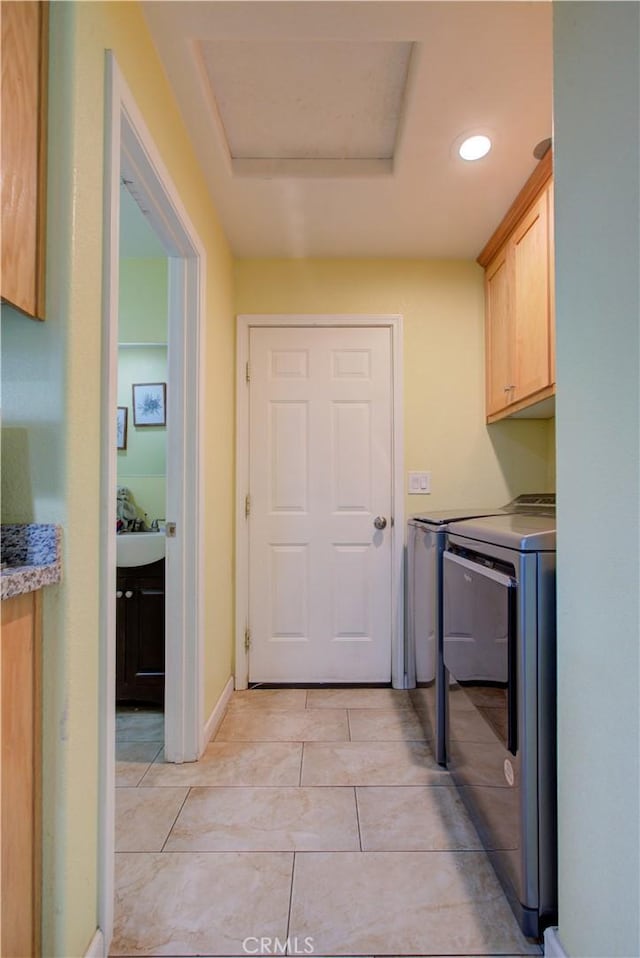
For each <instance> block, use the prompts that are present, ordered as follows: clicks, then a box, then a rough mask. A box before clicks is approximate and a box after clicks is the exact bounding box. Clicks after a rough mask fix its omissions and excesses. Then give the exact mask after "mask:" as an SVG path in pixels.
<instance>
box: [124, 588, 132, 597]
mask: <svg viewBox="0 0 640 958" xmlns="http://www.w3.org/2000/svg"><path fill="white" fill-rule="evenodd" d="M132 595H133V592H131V591H129V589H127V591H126V592H125V594H124V597H125V599H130V598H131V596H132Z"/></svg>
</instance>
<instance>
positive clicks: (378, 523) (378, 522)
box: [373, 516, 387, 529]
mask: <svg viewBox="0 0 640 958" xmlns="http://www.w3.org/2000/svg"><path fill="white" fill-rule="evenodd" d="M373 524H374V526H375V527H376V529H386V528H387V520H386V519H385V517H384V516H376V517H375V519H374V520H373Z"/></svg>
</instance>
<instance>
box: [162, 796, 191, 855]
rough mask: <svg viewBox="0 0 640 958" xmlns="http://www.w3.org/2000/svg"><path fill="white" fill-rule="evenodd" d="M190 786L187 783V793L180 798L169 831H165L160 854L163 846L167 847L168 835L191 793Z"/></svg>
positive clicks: (163, 848) (169, 835)
mask: <svg viewBox="0 0 640 958" xmlns="http://www.w3.org/2000/svg"><path fill="white" fill-rule="evenodd" d="M192 788H193V786H192V785H188V786H187V794H186V795H185V797H184V798H183V799H182V802H181V804H180V808H179V809H178V811H177V814H176V817H175V818H174V820H173V822H172V824H171V828H170V829H169V831H168V832H167V837H166V838H165V840H164V841H163V843H162V848H161V849H160V854H162V853H163V852H164V850H165V848H166V847H167V842H168V841H169V839H170V837H171V832H172V831H173V829H174V828H175V825H176V822H177V821H178V819H179V818H180V813H181V812H182V809H183V808H184V806H185V804H186V801H187V799H188V798H189V795H190V794H191V789H192Z"/></svg>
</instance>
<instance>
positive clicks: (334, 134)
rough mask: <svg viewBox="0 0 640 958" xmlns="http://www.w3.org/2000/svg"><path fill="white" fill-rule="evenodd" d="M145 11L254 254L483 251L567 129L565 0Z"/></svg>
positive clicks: (155, 6)
mask: <svg viewBox="0 0 640 958" xmlns="http://www.w3.org/2000/svg"><path fill="white" fill-rule="evenodd" d="M142 7H143V10H144V14H145V17H146V20H147V23H148V25H149V29H150V31H151V34H152V36H153V39H154V41H155V44H156V47H157V49H158V52H159V55H160V57H161V60H162V62H163V65H164V68H165V71H166V73H167V76H168V78H169V82H170V83H171V86H172V88H173V90H174V92H175V96H176V98H177V101H178V104H179V107H180V110H181V112H182V115H183V117H184V120H185V123H186V125H187V128H188V130H189V133H190V136H191V139H192V141H193V144H194V147H195V150H196V153H197V155H198V157H199V160H200V163H201V165H202V168H203V170H204V173H205V177H206V180H207V183H208V185H209V189H210V191H211V196H212V198H213V202H214V205H215V206H216V208H217V210H218V212H219V215H220V218H221V220H222V224H223V227H224V230H225V232H226V235H227V237H228V239H229V242H230V244H231V247H232V249H233V252H234V253H235V254H236V255H237V256H239V257H306V256H327V257H385V258H394V257H398V258H475V256H476V255H477V254H478V252H479V251H480V249H481V248H482V246H483V245H484V244H485V242H486V240H487V239H488V238H489V236H490V234H491V233H492V231H493V230H494V228H495V227H496V226H497V224H498V223H499V221H500V219H501V218H502V216H503V214H504V213H505V212H506V210H507V208H508V207H509V205H510V203H511V201H512V200H513V198H514V197H515V195H516V194H517V193H518V191H519V189H520V187H521V186H522V185H523V183H524V181H525V180H526V178H527V176H528V175H529V173H530V172H531V171H532V169H533V168H534V166H535V164H536V162H537V161H536V160H535V159H534V157H533V149H534V147H535V146H536V144H537V143H538V142H539V141H541V140H543V139H545V138H547V137H549V136H550V135H551V122H552V121H551V107H552V35H551V29H552V26H551V16H552V9H551V3H550V2H540V0H538V2H533V3H529V2H514V3H512V2H508V0H505V2H484V0H475V2H421V0H416V2H403V0H391V2H387V0H374V2H368V0H351V2H341V0H335V2H334V0H319V2H317V0H289V2H271V0H224V2H213V0H204V2H202V0H198V2H191V0H179V2H173V0H163V2H157V0H153V2H152V0H143V2H142ZM470 133H487V134H488V135H489V136H490V137H491V138H492V140H493V148H492V150H491V152H490V153H489V154H488V156H486V157H485V158H483V159H482V160H479V161H477V162H475V163H469V162H466V161H464V160H462V159H460V157H459V156H458V155H457V145H458V144H459V142H460V140H461V139H462V138H463V136H464V135H466V134H470Z"/></svg>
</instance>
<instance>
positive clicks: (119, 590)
mask: <svg viewBox="0 0 640 958" xmlns="http://www.w3.org/2000/svg"><path fill="white" fill-rule="evenodd" d="M121 598H122V589H118V591H117V592H116V599H121Z"/></svg>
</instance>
